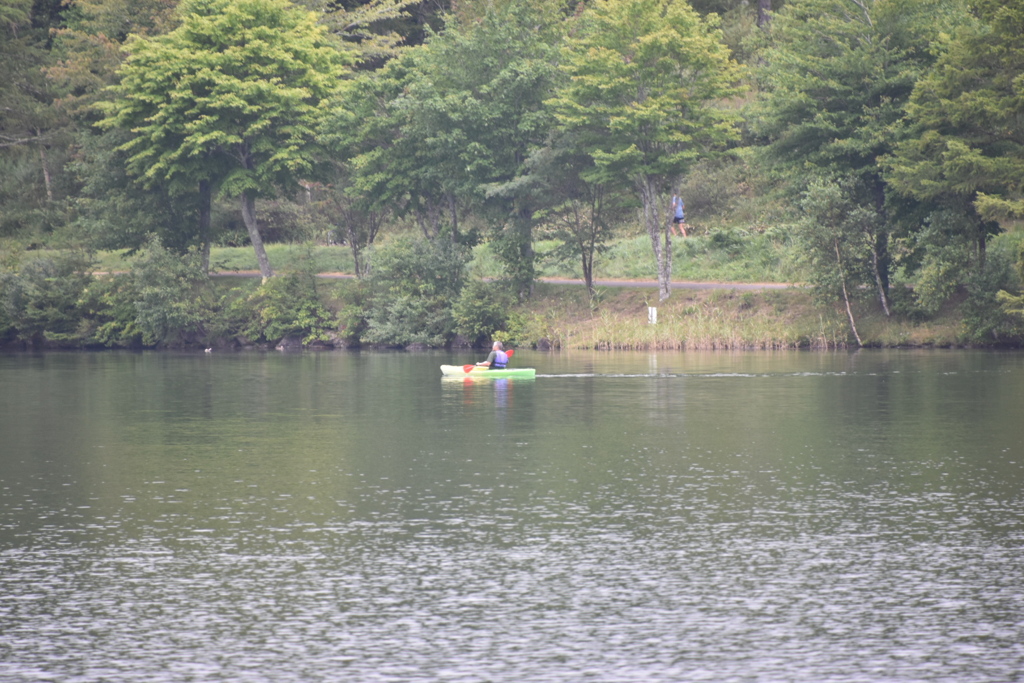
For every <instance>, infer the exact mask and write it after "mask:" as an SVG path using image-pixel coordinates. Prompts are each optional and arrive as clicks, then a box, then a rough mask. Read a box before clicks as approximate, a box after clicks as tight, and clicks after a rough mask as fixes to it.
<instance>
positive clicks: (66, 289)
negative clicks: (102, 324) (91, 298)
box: [0, 252, 93, 346]
mask: <svg viewBox="0 0 1024 683" xmlns="http://www.w3.org/2000/svg"><path fill="white" fill-rule="evenodd" d="M91 265H92V258H91V257H90V256H89V255H87V254H83V253H81V252H57V253H51V254H33V255H30V256H28V257H27V258H25V260H24V261H22V262H21V263H20V264H18V265H17V266H16V267H15V268H13V269H10V270H4V271H3V272H0V309H2V311H3V316H2V318H0V327H2V326H4V325H6V326H7V334H8V335H13V336H14V337H15V338H17V339H19V340H21V341H23V342H25V343H27V344H31V345H33V346H41V345H43V344H46V343H51V344H58V345H60V344H67V345H72V346H74V345H77V344H78V342H79V335H78V325H79V319H80V316H81V310H80V301H81V298H82V295H83V293H84V292H85V290H86V288H87V287H88V286H89V284H90V283H91V282H92V279H93V277H92V274H91V273H90V270H91ZM0 331H2V330H0Z"/></svg>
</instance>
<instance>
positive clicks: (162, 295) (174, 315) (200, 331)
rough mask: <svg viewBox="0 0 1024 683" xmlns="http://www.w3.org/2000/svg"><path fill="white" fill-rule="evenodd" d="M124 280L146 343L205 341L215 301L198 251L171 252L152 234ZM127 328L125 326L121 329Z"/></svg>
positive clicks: (172, 344) (185, 344) (143, 341)
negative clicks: (127, 280) (127, 284)
mask: <svg viewBox="0 0 1024 683" xmlns="http://www.w3.org/2000/svg"><path fill="white" fill-rule="evenodd" d="M124 277H127V278H128V279H129V287H130V291H129V292H127V293H126V294H127V295H129V296H131V297H132V298H133V299H134V303H135V310H136V318H135V323H134V324H135V329H137V330H138V332H139V333H140V334H141V338H142V343H143V344H144V345H146V346H157V345H159V346H188V345H194V344H203V343H206V342H207V341H208V335H207V330H206V327H207V323H208V321H210V320H211V319H212V318H213V317H214V312H215V310H216V304H215V302H214V300H213V293H212V290H211V287H210V279H209V277H208V276H207V275H206V271H205V269H204V268H203V263H202V255H201V254H200V252H199V251H198V250H197V249H194V248H193V249H190V250H189V251H188V253H186V254H185V255H184V256H182V255H180V254H176V253H174V252H172V251H170V250H168V249H166V248H165V247H164V246H163V245H161V244H160V242H159V240H157V239H156V238H153V239H151V240H150V242H149V244H148V245H147V246H146V247H145V249H143V250H142V251H141V252H140V253H139V255H138V257H137V258H135V259H134V261H133V262H132V268H131V271H130V272H129V273H128V274H127V275H126V276H124ZM131 331H132V330H128V329H126V330H125V332H131Z"/></svg>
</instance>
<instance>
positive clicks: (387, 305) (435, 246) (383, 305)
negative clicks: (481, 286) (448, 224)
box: [362, 237, 469, 347]
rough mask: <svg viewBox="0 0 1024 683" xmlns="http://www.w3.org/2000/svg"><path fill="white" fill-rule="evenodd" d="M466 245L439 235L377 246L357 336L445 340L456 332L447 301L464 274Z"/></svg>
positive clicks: (380, 341)
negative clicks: (363, 327)
mask: <svg viewBox="0 0 1024 683" xmlns="http://www.w3.org/2000/svg"><path fill="white" fill-rule="evenodd" d="M468 260H469V251H468V249H467V248H466V247H463V246H461V245H459V244H453V243H451V242H444V241H441V240H435V241H432V242H430V241H423V240H416V239H413V238H411V237H403V238H398V239H395V240H393V241H391V242H389V243H387V244H386V245H383V246H381V247H379V248H378V249H376V251H375V252H374V254H373V261H372V264H373V265H372V271H371V274H370V277H369V278H368V286H369V287H370V291H371V294H370V302H369V304H368V306H367V311H366V331H365V332H364V334H363V336H362V341H363V342H365V343H368V344H374V345H382V346H408V345H410V344H425V345H427V346H435V347H437V346H444V345H445V344H447V343H448V341H449V340H450V339H451V338H452V336H453V334H454V333H455V319H454V317H453V315H452V303H453V302H455V301H458V299H459V296H460V294H461V292H462V287H463V285H464V283H465V279H466V264H467V263H468Z"/></svg>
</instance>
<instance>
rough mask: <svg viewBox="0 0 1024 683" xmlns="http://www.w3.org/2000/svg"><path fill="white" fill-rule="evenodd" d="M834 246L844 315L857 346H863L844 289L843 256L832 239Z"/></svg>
mask: <svg viewBox="0 0 1024 683" xmlns="http://www.w3.org/2000/svg"><path fill="white" fill-rule="evenodd" d="M832 244H833V245H834V246H835V248H836V267H837V268H838V269H839V283H840V284H841V285H842V286H843V303H845V304H846V317H847V318H849V319H850V329H851V330H853V338H854V339H856V340H857V346H864V342H862V341H861V340H860V334H858V332H857V323H856V321H854V319H853V307H852V306H850V294H849V292H848V291H847V289H846V274H845V273H844V272H843V257H842V255H841V254H840V252H839V242H838V241H837V240H836V241H833V242H832Z"/></svg>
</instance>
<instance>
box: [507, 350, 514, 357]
mask: <svg viewBox="0 0 1024 683" xmlns="http://www.w3.org/2000/svg"><path fill="white" fill-rule="evenodd" d="M513 353H515V349H509V350H508V351H506V352H505V355H506V356H508V357H509V358H511V357H512V354H513Z"/></svg>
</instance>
